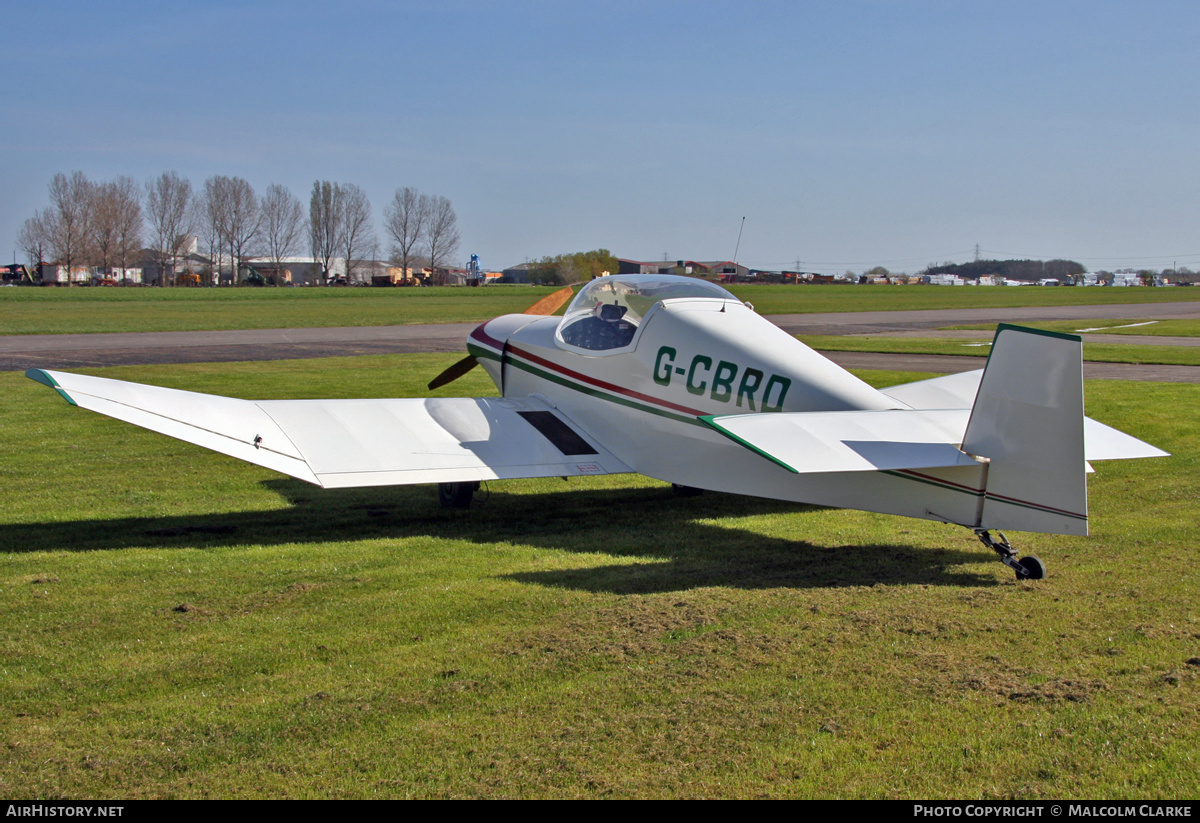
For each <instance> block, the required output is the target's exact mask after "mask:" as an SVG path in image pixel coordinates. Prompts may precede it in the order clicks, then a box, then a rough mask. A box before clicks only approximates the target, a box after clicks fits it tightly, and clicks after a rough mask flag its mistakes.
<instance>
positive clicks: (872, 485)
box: [27, 275, 1166, 579]
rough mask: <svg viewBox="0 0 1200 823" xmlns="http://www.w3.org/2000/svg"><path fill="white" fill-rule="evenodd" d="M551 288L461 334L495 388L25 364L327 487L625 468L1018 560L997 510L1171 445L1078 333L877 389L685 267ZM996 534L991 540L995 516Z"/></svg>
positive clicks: (1036, 519) (1047, 496)
mask: <svg viewBox="0 0 1200 823" xmlns="http://www.w3.org/2000/svg"><path fill="white" fill-rule="evenodd" d="M570 297H571V290H570V289H569V288H567V289H563V290H561V291H560V292H557V293H556V294H554V295H551V296H550V297H549V298H546V299H545V300H543V301H541V303H539V304H538V305H536V306H534V307H533V308H531V309H529V310H528V311H527V313H525V314H510V315H504V316H502V317H498V318H496V319H494V320H491V321H489V322H487V323H484V324H483V325H481V326H479V327H478V328H476V329H475V330H474V331H473V332H471V334H470V337H469V338H468V340H467V349H468V351H469V352H470V354H469V355H468V357H466V358H465V359H464V360H462V361H460V362H458V363H456V364H455V365H454V366H452V367H450V368H449V369H447V370H446V371H445V372H443V373H442V374H441V375H440V376H439V377H437V378H436V379H435V380H434V381H432V382H431V383H430V388H431V389H433V388H437V387H438V386H441V385H444V384H446V383H448V382H450V381H451V380H454V379H455V378H457V377H459V376H461V375H462V374H464V373H465V372H466V371H468V370H469V369H470V368H472V367H474V366H475V365H476V364H482V365H483V367H484V368H485V369H486V370H487V371H488V374H489V375H490V376H491V378H492V380H493V381H495V383H496V386H497V387H498V388H499V390H500V394H501V397H485V398H426V399H421V398H416V399H394V400H385V399H379V400H262V401H252V400H236V399H231V398H226V397H218V396H214V395H206V394H196V393H192V392H186V391H177V390H174V389H164V388H157V387H153V386H146V385H141V384H137V383H126V382H122V381H118V380H107V379H103V378H98V377H87V376H83V375H77V374H68V373H61V372H52V371H43V370H40V369H31V370H29V371H28V372H27V375H28V376H29V377H31V378H33V379H34V380H37V381H39V382H41V383H45V384H46V385H49V386H52V387H54V388H55V389H57V390H58V392H59V393H60V394H61V395H62V396H63V397H65V398H66V399H67V401H68V402H70V403H72V404H74V405H77V406H81V407H83V408H86V409H91V410H92V411H96V412H99V413H101V414H105V415H108V416H110V417H115V418H118V419H120V420H125V421H127V422H130V423H133V424H135V425H138V426H142V427H144V428H147V429H152V430H154V431H157V432H161V433H163V434H167V435H170V436H172V437H176V438H179V439H180V440H185V441H188V442H190V443H196V444H198V445H201V446H204V447H206V448H209V449H213V450H215V451H218V452H221V453H223V454H227V455H230V456H233V457H237V458H240V459H242V460H246V461H249V462H251V463H256V464H258V465H260V466H265V467H267V468H269V469H274V470H275V471H279V472H283V473H284V474H288V475H291V476H292V477H297V478H299V479H301V480H306V481H308V482H309V483H315V484H316V485H318V486H322V487H324V488H342V487H351V486H386V485H401V484H412V483H438V484H439V496H440V498H441V500H442V503H443V504H445V505H449V506H456V507H463V506H466V505H468V504H469V503H470V500H471V495H472V493H473V492H474V490H475V489H477V488H478V486H479V483H480V481H484V480H497V479H507V478H519V477H560V476H561V477H570V476H580V475H599V474H615V473H622V472H638V473H640V474H644V475H648V476H650V477H654V478H657V479H659V480H663V481H667V482H670V483H673V484H676V486H677V487H678V488H679V489H681V490H684V491H687V490H694V489H711V490H716V491H723V492H732V493H736V494H746V495H754V496H758V497H766V498H773V499H778V500H787V501H795V502H802V503H810V504H819V505H823V506H832V507H837V508H849V509H862V510H866V511H873V512H883V513H886V514H897V515H904V516H907V517H918V518H924V519H928V520H939V521H943V522H946V523H955V524H958V525H960V526H964V527H966V528H968V529H971V530H973V531H974V532H975V534H976V535H978V537H979V538H980V540H982V542H983V543H984V545H986V546H988V547H989V548H992V549H994V550H995V551H996V552H997V553H998V554H999V555H1000V558H1001V560H1002V561H1003V562H1004V563H1005V564H1007V565H1008V566H1009V567H1011V568H1012V569H1013V570H1014V571H1015V572H1016V575H1017V577H1018V578H1019V579H1026V578H1028V579H1039V578H1042V577H1044V576H1045V567H1044V565H1043V564H1042V562H1041V561H1040V560H1039V559H1038V558H1036V557H1025V558H1020V559H1018V557H1017V553H1016V552H1015V551H1014V550H1013V548H1012V547H1011V545H1010V544H1009V541H1008V540H1007V539H1006V538H1005V536H1004V533H1003V531H1001V530H1002V529H1009V530H1022V531H1032V532H1044V533H1050V534H1069V535H1085V534H1087V528H1088V521H1087V472H1089V471H1091V466H1090V465H1089V464H1090V461H1095V460H1108V459H1121V458H1132V457H1158V456H1165V455H1166V452H1163V451H1161V450H1159V449H1157V448H1155V447H1153V446H1151V445H1149V444H1147V443H1144V442H1142V441H1140V440H1137V439H1135V438H1133V437H1131V436H1129V435H1127V434H1124V433H1122V432H1119V431H1117V430H1116V429H1113V428H1110V427H1108V426H1105V425H1104V424H1102V423H1099V422H1097V421H1095V420H1092V419H1090V418H1086V417H1084V413H1083V367H1082V362H1083V355H1082V345H1081V342H1080V338H1079V337H1076V336H1073V335H1066V334H1058V333H1053V332H1046V331H1039V330H1034V329H1024V328H1018V327H1015V326H1007V325H1002V326H1001V327H1000V328H999V330H998V331H997V332H996V337H995V340H994V344H993V346H992V350H991V354H990V356H989V358H988V361H987V367H986V368H985V369H983V370H981V371H975V372H966V373H962V374H954V375H950V376H946V377H938V378H934V379H931V380H922V381H920V382H916V383H907V384H904V385H900V386H893V387H891V388H888V389H882V390H876V389H874V388H872V387H871V386H869V385H868V384H866V383H864V382H863V381H862V380H859V379H858V378H857V377H855V376H853V375H852V374H850V373H849V372H847V371H845V370H844V369H842V368H840V367H838V366H836V365H834V364H833V363H832V362H830V361H829V360H827V359H826V358H824V357H822V356H821V355H819V354H817V353H816V352H815V351H813V350H812V349H810V348H809V347H808V346H805V345H804V344H803V343H801V342H800V341H798V340H797V339H795V338H794V337H792V336H791V335H789V334H787V333H786V332H784V331H782V330H780V329H779V328H777V327H776V326H774V325H773V324H771V323H770V322H769V321H767V320H765V319H764V318H762V317H760V316H759V315H757V314H755V313H754V310H753V308H752V307H750V306H749V305H747V304H746V303H743V302H742V301H741V300H739V299H738V298H737V297H735V296H734V295H733V294H731V293H729V292H728V291H726V290H725V289H723V288H721V287H719V286H717V285H714V284H712V283H709V282H707V281H703V280H698V279H694V278H688V277H677V276H667V275H617V276H612V277H603V278H600V279H597V280H593V281H591V282H590V283H588V284H587V285H586V286H585V287H584V288H583V289H582V290H581V291H580V292H579V294H578V295H576V296H575V298H574V300H573V301H572V302H571V304H570V306H569V307H568V309H567V311H566V313H565V314H564V316H563V317H561V318H558V317H553V316H550V315H552V314H553V313H554V312H555V311H556V310H557V309H558V307H559V306H561V305H562V304H563V303H564V302H566V300H568V299H570ZM993 531H995V532H997V537H996V538H993V536H992V532H993Z"/></svg>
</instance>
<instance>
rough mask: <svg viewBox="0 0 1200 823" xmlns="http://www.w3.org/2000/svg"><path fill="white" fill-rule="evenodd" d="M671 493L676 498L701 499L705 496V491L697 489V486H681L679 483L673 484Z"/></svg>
mask: <svg viewBox="0 0 1200 823" xmlns="http://www.w3.org/2000/svg"><path fill="white" fill-rule="evenodd" d="M671 492H672V493H673V494H674V495H675V496H676V497H699V496H700V495H702V494H704V489H697V488H696V487H695V486H681V485H679V484H678V483H672V484H671Z"/></svg>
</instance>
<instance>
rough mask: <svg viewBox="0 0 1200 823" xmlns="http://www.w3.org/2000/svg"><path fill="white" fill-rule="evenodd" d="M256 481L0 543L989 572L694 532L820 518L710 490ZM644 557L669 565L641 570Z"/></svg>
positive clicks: (809, 577) (640, 583)
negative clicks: (412, 542) (176, 504)
mask: <svg viewBox="0 0 1200 823" xmlns="http://www.w3.org/2000/svg"><path fill="white" fill-rule="evenodd" d="M265 485H266V486H267V487H268V488H270V489H271V490H272V491H274V492H275V493H277V494H280V495H281V496H283V497H284V498H285V499H286V500H287V501H288V502H289V504H290V505H289V506H288V507H287V508H283V509H278V510H267V511H241V512H225V513H212V514H193V515H181V516H171V517H143V518H121V519H109V520H99V519H97V520H79V521H70V522H51V523H37V524H19V525H0V545H3V546H6V547H8V548H7V551H8V552H10V553H21V552H35V551H103V550H115V549H126V548H154V549H168V550H169V549H171V548H219V547H225V546H240V545H267V546H271V545H286V544H315V543H324V542H335V541H336V542H344V541H357V540H388V539H394V540H400V539H406V538H414V537H424V538H430V537H432V538H439V539H445V540H463V541H469V542H473V543H478V544H481V545H482V544H494V543H515V544H521V545H528V546H534V547H538V548H546V549H553V550H559V551H569V552H581V553H598V554H606V555H619V556H630V557H637V558H638V561H637V562H632V563H629V564H616V565H609V566H600V567H591V568H587V569H579V570H570V571H548V572H521V573H516V574H511V575H506V578H507V579H511V580H516V581H519V582H523V583H533V584H537V585H542V586H555V587H564V588H571V589H579V590H586V591H603V592H613V593H618V594H632V593H648V592H664V591H682V590H687V589H693V588H699V587H704V586H731V587H737V588H747V589H752V588H774V587H792V588H810V587H831V586H834V587H837V586H863V585H872V584H875V583H883V584H892V585H911V584H931V585H951V586H991V585H995V584H996V579H995V578H994V577H993V576H991V575H979V574H972V573H966V572H950V571H948V567H951V566H956V565H960V564H965V563H975V562H978V561H980V560H981V559H984V558H986V557H987V555H986V554H985V553H984V552H982V551H980V552H965V551H959V550H954V549H945V548H916V547H912V546H906V545H889V544H880V543H874V544H867V545H832V544H825V545H823V544H821V543H816V542H809V541H804V540H788V539H782V538H778V537H769V536H764V535H762V534H758V533H755V532H750V531H746V530H743V529H738V528H735V527H730V526H727V525H720V524H714V523H712V522H705V521H707V520H711V519H713V518H737V517H752V516H764V515H767V516H771V515H788V516H791V517H792V518H793V521H792V522H793V523H794V525H795V529H796V531H797V532H803V530H804V528H805V522H804V521H805V518H804V514H805V513H811V512H816V511H819V510H820V509H819V508H818V507H815V506H804V505H800V504H794V503H786V502H781V501H775V500H763V499H759V498H749V497H739V496H736V495H726V494H717V493H707V494H704V495H702V496H699V497H691V498H684V497H676V496H675V495H673V494H672V493H671V491H670V490H669V489H668V488H666V487H649V488H624V489H581V490H572V491H560V492H542V493H536V494H530V493H511V492H506V491H491V492H488V491H486V490H484V491H481V492H479V493H477V495H476V499H475V503H474V504H473V505H472V507H471V509H470V510H465V511H463V510H447V509H442V508H441V507H440V506H439V505H438V503H437V500H436V494H435V493H434V492H433V489H432V487H412V486H408V487H388V488H374V489H337V490H321V489H317V488H315V487H313V486H309V485H308V484H305V483H301V482H299V481H295V480H269V481H265ZM501 488H503V487H501ZM897 522H898V523H899V522H901V521H897ZM647 558H649V559H658V560H661V561H667V562H646V560H647Z"/></svg>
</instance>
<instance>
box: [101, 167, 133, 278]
mask: <svg viewBox="0 0 1200 823" xmlns="http://www.w3.org/2000/svg"><path fill="white" fill-rule="evenodd" d="M141 235H142V206H141V203H140V202H139V198H138V191H137V183H135V182H134V181H133V178H130V177H118V178H117V179H116V180H113V181H111V182H107V183H99V184H96V185H95V186H93V187H92V220H91V238H92V249H93V253H94V255H95V260H96V262H97V263H98V264H99V265H100V267H101V270H102V271H103V272H104V273H106V274H111V273H112V268H113V266H114V265H115V264H116V263H118V262H119V263H120V268H121V269H122V270H124V269H125V267H126V263H128V261H129V257H130V256H131V255H132V254H133V253H134V252H135V251H137V249H138V247H139V246H140V245H141V242H142V241H141Z"/></svg>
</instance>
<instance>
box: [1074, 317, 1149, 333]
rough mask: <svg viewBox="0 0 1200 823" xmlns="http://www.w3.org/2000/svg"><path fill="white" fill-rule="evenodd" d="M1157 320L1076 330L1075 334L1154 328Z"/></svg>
mask: <svg viewBox="0 0 1200 823" xmlns="http://www.w3.org/2000/svg"><path fill="white" fill-rule="evenodd" d="M1157 322H1158V321H1157V320H1147V321H1146V322H1145V323H1126V324H1125V325H1124V326H1101V327H1100V328H1098V329H1076V330H1075V333H1076V334H1079V333H1080V332H1085V331H1108V330H1109V329H1132V328H1133V327H1134V326H1152V325H1154V324H1155V323H1157Z"/></svg>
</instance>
